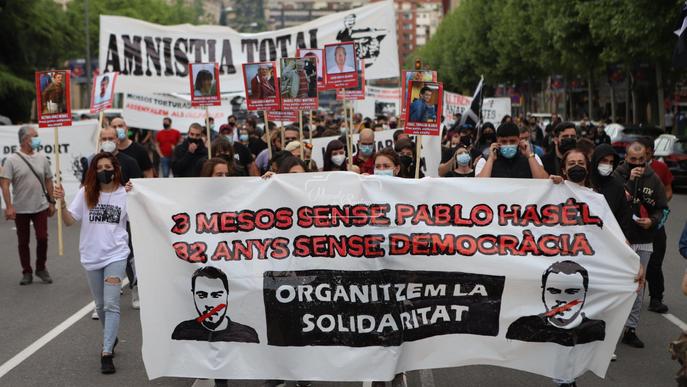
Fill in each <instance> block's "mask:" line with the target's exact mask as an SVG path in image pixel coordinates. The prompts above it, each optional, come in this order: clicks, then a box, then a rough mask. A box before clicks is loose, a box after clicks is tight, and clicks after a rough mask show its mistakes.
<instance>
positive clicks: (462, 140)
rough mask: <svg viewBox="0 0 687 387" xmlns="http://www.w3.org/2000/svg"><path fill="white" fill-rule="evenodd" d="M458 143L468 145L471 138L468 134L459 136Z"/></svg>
mask: <svg viewBox="0 0 687 387" xmlns="http://www.w3.org/2000/svg"><path fill="white" fill-rule="evenodd" d="M460 143H461V144H463V145H465V146H466V147H468V146H470V145H471V144H472V138H470V136H463V137H461V138H460Z"/></svg>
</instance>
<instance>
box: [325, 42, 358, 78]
mask: <svg viewBox="0 0 687 387" xmlns="http://www.w3.org/2000/svg"><path fill="white" fill-rule="evenodd" d="M325 55H326V63H327V74H330V75H331V74H344V73H352V72H354V71H355V60H356V55H355V50H354V45H353V44H352V43H342V44H333V45H327V46H325Z"/></svg>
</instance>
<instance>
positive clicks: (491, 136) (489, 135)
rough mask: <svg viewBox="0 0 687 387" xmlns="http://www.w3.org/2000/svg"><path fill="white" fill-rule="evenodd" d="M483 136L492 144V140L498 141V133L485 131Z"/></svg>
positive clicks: (485, 140)
mask: <svg viewBox="0 0 687 387" xmlns="http://www.w3.org/2000/svg"><path fill="white" fill-rule="evenodd" d="M482 138H483V139H484V142H486V143H487V144H491V143H492V142H494V141H496V133H484V134H482Z"/></svg>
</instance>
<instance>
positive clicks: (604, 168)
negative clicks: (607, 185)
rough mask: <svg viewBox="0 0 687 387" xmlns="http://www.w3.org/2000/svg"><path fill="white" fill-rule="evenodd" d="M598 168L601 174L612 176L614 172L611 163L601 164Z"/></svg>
mask: <svg viewBox="0 0 687 387" xmlns="http://www.w3.org/2000/svg"><path fill="white" fill-rule="evenodd" d="M596 169H597V170H598V171H599V175H601V176H610V175H611V173H613V165H611V164H599V166H598V167H596Z"/></svg>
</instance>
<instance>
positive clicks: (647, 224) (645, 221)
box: [635, 218, 654, 230]
mask: <svg viewBox="0 0 687 387" xmlns="http://www.w3.org/2000/svg"><path fill="white" fill-rule="evenodd" d="M635 223H637V224H638V225H639V227H641V228H643V229H645V230H648V229H650V228H651V225H652V224H653V223H654V222H652V221H651V219H649V218H639V219H636V220H635Z"/></svg>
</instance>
